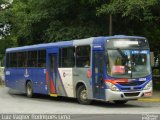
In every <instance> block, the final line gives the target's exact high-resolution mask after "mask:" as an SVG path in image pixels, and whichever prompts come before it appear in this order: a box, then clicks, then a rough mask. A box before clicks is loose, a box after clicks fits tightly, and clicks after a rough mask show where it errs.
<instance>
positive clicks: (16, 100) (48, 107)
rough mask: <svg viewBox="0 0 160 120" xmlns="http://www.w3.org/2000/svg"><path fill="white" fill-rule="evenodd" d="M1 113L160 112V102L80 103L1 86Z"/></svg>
mask: <svg viewBox="0 0 160 120" xmlns="http://www.w3.org/2000/svg"><path fill="white" fill-rule="evenodd" d="M0 113H35V114H36V113H47V114H112V115H113V114H160V102H141V101H130V102H128V103H127V104H125V105H119V106H117V105H115V104H113V103H104V102H93V104H92V105H80V104H78V103H77V101H76V100H75V99H71V98H64V97H59V98H53V97H49V96H44V95H39V96H37V97H36V98H27V97H26V96H25V94H22V93H19V92H16V91H14V90H9V89H8V88H6V87H0ZM122 117H123V116H122Z"/></svg>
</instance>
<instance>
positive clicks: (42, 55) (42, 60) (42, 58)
mask: <svg viewBox="0 0 160 120" xmlns="http://www.w3.org/2000/svg"><path fill="white" fill-rule="evenodd" d="M38 67H40V68H45V67H46V50H40V51H38Z"/></svg>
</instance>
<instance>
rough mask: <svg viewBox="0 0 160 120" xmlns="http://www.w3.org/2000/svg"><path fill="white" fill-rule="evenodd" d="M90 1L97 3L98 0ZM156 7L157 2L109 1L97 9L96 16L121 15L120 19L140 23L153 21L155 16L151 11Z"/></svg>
mask: <svg viewBox="0 0 160 120" xmlns="http://www.w3.org/2000/svg"><path fill="white" fill-rule="evenodd" d="M91 1H92V2H97V1H98V0H91ZM99 1H100V0H99ZM156 5H159V3H158V1H157V0H110V2H105V3H102V4H101V6H100V7H97V14H98V15H100V14H112V15H115V14H121V16H122V17H130V18H131V19H138V20H140V21H143V20H153V19H155V17H156V16H154V15H153V12H152V9H154V7H155V6H156Z"/></svg>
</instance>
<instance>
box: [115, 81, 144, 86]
mask: <svg viewBox="0 0 160 120" xmlns="http://www.w3.org/2000/svg"><path fill="white" fill-rule="evenodd" d="M144 82H145V81H138V82H128V83H118V84H120V85H122V86H138V85H142V84H143V83H144Z"/></svg>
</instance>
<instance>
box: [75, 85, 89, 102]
mask: <svg viewBox="0 0 160 120" xmlns="http://www.w3.org/2000/svg"><path fill="white" fill-rule="evenodd" d="M77 100H78V102H79V103H80V104H83V105H89V104H91V102H92V101H91V100H89V99H88V96H87V90H86V87H85V86H84V85H81V86H79V87H78V89H77Z"/></svg>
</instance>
